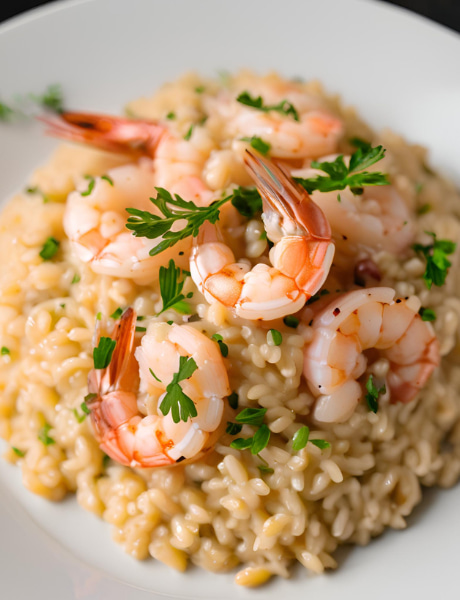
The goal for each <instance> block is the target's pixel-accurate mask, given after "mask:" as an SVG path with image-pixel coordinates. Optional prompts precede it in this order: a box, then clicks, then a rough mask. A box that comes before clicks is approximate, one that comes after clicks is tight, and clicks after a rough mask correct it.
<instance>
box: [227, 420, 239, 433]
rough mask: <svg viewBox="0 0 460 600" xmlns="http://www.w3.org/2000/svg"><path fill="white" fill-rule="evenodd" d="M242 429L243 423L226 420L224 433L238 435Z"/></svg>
mask: <svg viewBox="0 0 460 600" xmlns="http://www.w3.org/2000/svg"><path fill="white" fill-rule="evenodd" d="M242 429H243V425H240V424H239V423H231V422H230V421H227V429H226V430H225V433H228V434H230V435H238V434H239V433H241V430H242Z"/></svg>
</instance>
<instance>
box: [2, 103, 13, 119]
mask: <svg viewBox="0 0 460 600" xmlns="http://www.w3.org/2000/svg"><path fill="white" fill-rule="evenodd" d="M13 115H14V110H13V109H12V108H10V107H9V106H8V105H7V104H5V103H4V102H0V121H9V120H10V119H11V118H12V117H13Z"/></svg>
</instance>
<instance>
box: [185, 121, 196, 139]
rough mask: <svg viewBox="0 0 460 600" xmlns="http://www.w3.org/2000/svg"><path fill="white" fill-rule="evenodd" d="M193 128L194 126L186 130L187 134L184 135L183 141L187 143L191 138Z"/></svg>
mask: <svg viewBox="0 0 460 600" xmlns="http://www.w3.org/2000/svg"><path fill="white" fill-rule="evenodd" d="M193 127H194V125H190V127H189V128H188V131H187V133H186V134H185V135H184V140H186V141H187V142H188V141H189V139H190V138H191V137H192V133H193Z"/></svg>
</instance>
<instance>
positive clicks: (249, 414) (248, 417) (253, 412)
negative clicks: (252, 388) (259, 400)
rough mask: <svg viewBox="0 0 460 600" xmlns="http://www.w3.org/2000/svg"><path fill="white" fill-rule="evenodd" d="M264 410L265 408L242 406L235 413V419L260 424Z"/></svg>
mask: <svg viewBox="0 0 460 600" xmlns="http://www.w3.org/2000/svg"><path fill="white" fill-rule="evenodd" d="M266 412H267V409H266V408H244V409H243V410H242V411H241V412H240V413H239V414H238V415H236V417H235V420H236V421H237V422H238V423H245V424H247V425H256V426H258V425H262V423H263V421H264V417H265V413H266Z"/></svg>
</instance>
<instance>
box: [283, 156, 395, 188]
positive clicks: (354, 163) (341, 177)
mask: <svg viewBox="0 0 460 600" xmlns="http://www.w3.org/2000/svg"><path fill="white" fill-rule="evenodd" d="M384 156H385V150H384V148H383V146H376V147H375V148H373V147H372V146H370V145H364V146H362V147H360V148H358V149H357V150H356V152H354V153H353V154H352V155H351V157H350V163H349V165H348V167H347V165H346V164H345V161H344V160H343V155H340V156H338V157H337V158H336V159H335V160H333V161H330V162H329V161H324V162H318V161H316V160H313V161H312V163H311V166H312V168H313V169H319V170H320V171H323V172H324V173H326V175H327V176H324V175H317V176H315V177H309V178H308V179H303V178H302V177H294V180H295V181H296V182H297V183H299V184H300V185H301V186H302V187H303V188H305V189H306V190H307V192H308V193H309V194H311V193H312V192H314V191H315V190H318V191H320V192H332V191H334V190H344V189H345V188H346V187H349V188H350V189H351V191H352V192H353V193H354V194H362V192H363V187H366V186H372V185H388V184H389V183H390V181H389V179H388V175H387V174H386V173H380V172H372V173H370V172H368V171H366V170H365V169H367V168H368V167H370V166H371V165H373V164H375V163H376V162H378V161H379V160H381V159H382V158H383V157H384Z"/></svg>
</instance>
